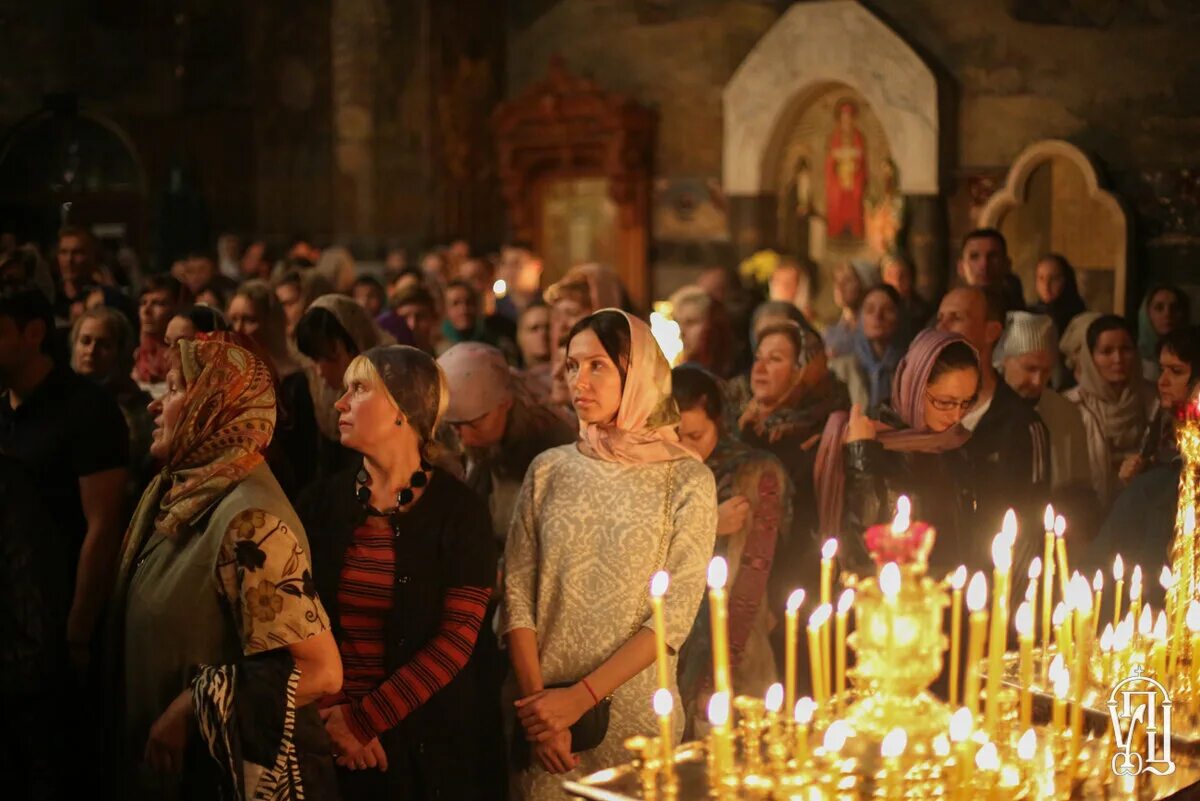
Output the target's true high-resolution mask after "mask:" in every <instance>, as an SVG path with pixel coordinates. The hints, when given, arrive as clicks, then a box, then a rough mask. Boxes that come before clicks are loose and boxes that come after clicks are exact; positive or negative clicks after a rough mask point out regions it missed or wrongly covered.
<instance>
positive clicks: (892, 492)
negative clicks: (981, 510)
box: [815, 331, 1000, 575]
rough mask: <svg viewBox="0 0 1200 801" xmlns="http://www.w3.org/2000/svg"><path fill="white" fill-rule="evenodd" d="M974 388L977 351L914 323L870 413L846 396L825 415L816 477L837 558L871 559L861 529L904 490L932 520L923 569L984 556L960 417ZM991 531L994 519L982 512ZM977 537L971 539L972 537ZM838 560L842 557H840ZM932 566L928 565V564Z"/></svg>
mask: <svg viewBox="0 0 1200 801" xmlns="http://www.w3.org/2000/svg"><path fill="white" fill-rule="evenodd" d="M978 391H979V357H978V355H977V354H976V352H975V349H974V348H972V347H971V346H970V345H969V344H968V343H967V341H966V340H965V339H963V338H962V337H960V336H958V335H957V334H949V333H945V332H940V331H922V332H921V333H920V334H918V335H917V337H916V338H915V339H914V340H913V341H912V344H911V345H910V346H909V349H908V352H907V353H906V354H905V355H904V358H902V359H901V360H900V363H899V364H898V365H897V367H896V372H895V375H894V376H893V379H892V398H891V405H890V406H883V407H882V408H881V409H880V412H879V419H878V420H873V419H871V418H869V417H867V416H866V415H865V414H863V411H862V409H861V407H860V406H859V405H858V404H855V405H854V406H853V407H852V408H851V409H850V413H849V415H847V414H846V413H845V412H839V413H836V414H834V415H832V416H831V417H830V418H829V421H828V423H827V424H826V426H825V432H824V434H823V435H822V438H821V445H820V448H819V450H818V452H817V466H816V471H815V483H816V491H817V503H818V514H819V519H820V529H819V531H820V532H821V536H823V537H824V536H834V537H837V536H841V538H842V546H843V547H842V550H840V551H839V553H838V560H839V562H842V563H843V564H845V563H846V562H849V563H850V564H849V565H847V567H848V568H849V569H851V570H853V569H855V568H862V569H865V570H867V571H868V572H871V571H873V569H874V568H873V567H872V566H871V565H870V562H869V560H868V557H867V554H866V549H865V547H864V543H863V538H862V535H863V533H864V532H865V530H866V528H867V527H868V526H872V525H875V524H876V523H884V522H887V521H888V520H890V519H891V517H892V514H893V512H894V509H895V504H896V499H897V498H898V497H899V496H900V495H907V496H908V497H909V499H910V500H911V501H912V510H913V511H912V514H913V519H915V520H923V521H926V522H929V523H931V524H933V526H934V527H935V528H936V529H937V530H938V537H937V541H936V542H935V545H934V549H933V552H932V553H931V554H930V557H929V562H930V565H931V573H932V574H934V575H941V573H938V572H937V570H938V569H941V568H946V569H953V568H954V567H956V566H957V565H959V564H967V565H968V566H972V565H978V566H980V567H983V566H985V565H986V564H990V563H989V562H987V561H986V560H987V554H989V553H990V550H989V547H990V544H991V540H990V538H987V540H986V542H985V541H982V540H981V539H980V538H977V537H975V536H974V533H975V532H974V528H975V525H974V520H973V517H972V512H973V509H974V503H973V497H974V486H973V484H972V470H971V464H970V462H969V460H968V457H967V453H966V451H965V450H964V449H963V447H962V446H963V445H965V444H966V442H967V440H968V439H969V438H970V436H971V432H970V431H968V430H967V429H966V428H964V427H963V426H962V422H961V421H962V418H963V416H964V415H965V414H966V412H967V411H968V410H969V409H970V408H971V406H972V405H973V404H974V403H975V398H976V395H977V394H978ZM990 525H991V526H992V531H993V532H994V531H995V530H997V529H998V527H999V525H1000V521H999V520H995V521H991V522H990ZM976 540H980V541H978V542H977V541H976ZM843 560H845V561H843ZM935 565H936V568H934V567H932V566H935Z"/></svg>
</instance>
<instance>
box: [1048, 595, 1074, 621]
mask: <svg viewBox="0 0 1200 801" xmlns="http://www.w3.org/2000/svg"><path fill="white" fill-rule="evenodd" d="M1069 590H1070V588H1069V587H1068V591H1069ZM1066 619H1067V605H1066V604H1064V603H1063V602H1062V601H1059V602H1058V603H1057V604H1055V606H1054V614H1053V615H1051V616H1050V622H1051V623H1053V624H1054V625H1055V626H1061V625H1062V624H1063V621H1065V620H1066Z"/></svg>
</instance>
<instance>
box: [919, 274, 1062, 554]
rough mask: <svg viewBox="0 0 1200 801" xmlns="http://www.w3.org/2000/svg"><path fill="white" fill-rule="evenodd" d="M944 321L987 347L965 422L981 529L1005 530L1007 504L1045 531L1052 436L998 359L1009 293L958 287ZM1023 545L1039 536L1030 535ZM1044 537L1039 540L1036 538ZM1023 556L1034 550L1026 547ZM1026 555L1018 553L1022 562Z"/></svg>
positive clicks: (947, 300)
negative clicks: (1004, 297)
mask: <svg viewBox="0 0 1200 801" xmlns="http://www.w3.org/2000/svg"><path fill="white" fill-rule="evenodd" d="M937 327H938V329H939V330H941V331H951V332H954V333H956V334H960V335H961V336H962V337H964V338H965V339H966V340H967V341H968V342H970V343H971V345H972V346H973V347H974V348H975V350H976V351H978V353H979V370H980V383H979V395H978V398H977V400H976V402H975V404H974V406H972V408H971V411H969V412H968V413H967V414H966V416H965V417H963V420H962V424H963V426H965V427H966V428H967V429H968V430H970V431H971V432H972V433H971V438H970V439H969V440H968V441H967V444H966V445H965V446H964V447H965V448H966V450H967V454H968V456H969V457H970V461H971V464H972V467H973V469H974V471H975V475H974V485H975V501H976V511H977V513H978V520H979V521H980V525H981V526H987V527H993V528H984V529H981V530H984V531H986V530H999V526H1000V522H1001V520H1002V519H1003V517H1004V512H1005V511H1006V510H1007V509H1008V508H1010V507H1012V508H1014V509H1016V511H1017V515H1018V519H1019V520H1020V521H1021V523H1022V526H1021V530H1022V531H1024V532H1025V533H1026V534H1027V535H1028V534H1029V533H1030V532H1033V531H1038V530H1040V529H1039V526H1040V524H1041V519H1042V509H1043V508H1044V507H1045V504H1046V501H1047V500H1048V499H1049V489H1050V442H1049V436H1048V435H1047V433H1046V426H1045V425H1044V424H1043V423H1042V421H1041V419H1040V418H1039V417H1038V416H1037V413H1036V412H1035V411H1034V410H1033V409H1032V408H1031V407H1030V406H1029V404H1027V403H1025V402H1024V401H1022V400H1021V398H1020V397H1019V396H1018V395H1017V393H1016V392H1014V391H1013V390H1012V388H1010V387H1009V386H1008V384H1006V383H1005V382H1003V381H1001V380H1000V377H999V375H998V374H997V373H996V370H995V368H994V367H993V366H992V355H993V353H994V351H995V349H996V343H997V342H998V341H999V339H1000V335H1001V334H1002V333H1003V331H1004V309H1003V300H1002V299H1001V297H1000V295H999V293H998V292H996V291H994V290H988V291H984V290H982V289H979V288H978V287H960V288H958V289H952V290H951V291H950V292H948V293H947V294H946V297H944V298H942V303H941V306H939V307H938V314H937ZM1021 539H1022V546H1026V545H1029V543H1032V542H1033V538H1032V537H1030V536H1026V537H1022V538H1021ZM1033 544H1034V545H1036V543H1033ZM1018 551H1019V552H1021V553H1019V554H1018V556H1019V557H1030V558H1031V553H1030V552H1027V551H1024V548H1023V547H1019V548H1018ZM1020 562H1021V558H1018V564H1019V563H1020Z"/></svg>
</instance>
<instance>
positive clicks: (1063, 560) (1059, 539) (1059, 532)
mask: <svg viewBox="0 0 1200 801" xmlns="http://www.w3.org/2000/svg"><path fill="white" fill-rule="evenodd" d="M1066 531H1067V521H1066V519H1065V518H1064V517H1063V516H1062V515H1057V516H1055V518H1054V558H1055V560H1056V561H1057V562H1058V572H1059V576H1058V580H1059V582H1061V585H1060V586H1061V588H1062V594H1063V597H1064V598H1066V597H1067V582H1068V576H1070V575H1071V573H1070V572H1069V570H1068V568H1067V541H1066V540H1065V539H1063V535H1064V534H1066Z"/></svg>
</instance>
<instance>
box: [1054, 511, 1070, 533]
mask: <svg viewBox="0 0 1200 801" xmlns="http://www.w3.org/2000/svg"><path fill="white" fill-rule="evenodd" d="M1066 530H1067V519H1066V518H1065V517H1063V516H1062V515H1058V516H1057V517H1055V518H1054V536H1056V537H1061V536H1062V535H1063V534H1064V533H1065V532H1066Z"/></svg>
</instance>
